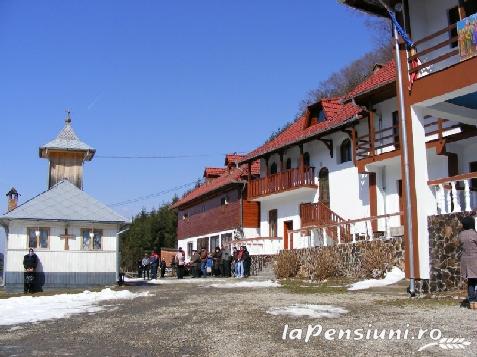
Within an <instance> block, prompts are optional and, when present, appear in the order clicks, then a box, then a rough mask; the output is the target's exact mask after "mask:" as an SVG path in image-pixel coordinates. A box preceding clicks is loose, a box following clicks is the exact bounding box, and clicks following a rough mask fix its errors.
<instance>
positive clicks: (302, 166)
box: [299, 144, 305, 172]
mask: <svg viewBox="0 0 477 357" xmlns="http://www.w3.org/2000/svg"><path fill="white" fill-rule="evenodd" d="M299 148H300V164H299V167H300V171H301V172H303V171H304V168H305V160H304V156H303V144H300V145H299Z"/></svg>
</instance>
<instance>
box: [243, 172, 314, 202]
mask: <svg viewBox="0 0 477 357" xmlns="http://www.w3.org/2000/svg"><path fill="white" fill-rule="evenodd" d="M302 187H313V188H316V187H317V185H316V184H315V168H314V167H308V168H304V169H303V168H297V169H291V170H287V171H284V172H279V173H277V174H274V175H270V176H267V177H262V178H259V179H255V180H251V181H249V182H248V189H247V193H248V196H247V197H248V199H249V200H253V199H256V198H258V197H263V196H268V195H273V194H276V193H281V192H285V191H290V190H295V189H298V188H302Z"/></svg>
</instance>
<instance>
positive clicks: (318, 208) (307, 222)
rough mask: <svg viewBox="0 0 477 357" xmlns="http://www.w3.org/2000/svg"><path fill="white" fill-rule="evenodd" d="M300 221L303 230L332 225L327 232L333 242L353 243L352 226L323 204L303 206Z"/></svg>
mask: <svg viewBox="0 0 477 357" xmlns="http://www.w3.org/2000/svg"><path fill="white" fill-rule="evenodd" d="M300 219H301V226H302V228H307V227H313V226H314V227H316V226H326V225H330V227H329V228H326V231H327V234H328V236H330V237H331V238H332V239H333V240H335V241H337V242H340V243H346V242H350V241H351V226H350V224H349V223H347V221H346V220H345V219H344V218H342V217H340V216H339V215H338V214H336V213H335V212H333V211H332V210H331V209H330V208H329V207H328V206H326V205H325V204H323V203H322V202H317V203H303V204H301V205H300Z"/></svg>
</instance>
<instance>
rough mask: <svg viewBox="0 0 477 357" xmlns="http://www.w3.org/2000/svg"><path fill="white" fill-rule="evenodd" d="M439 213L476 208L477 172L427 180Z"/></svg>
mask: <svg viewBox="0 0 477 357" xmlns="http://www.w3.org/2000/svg"><path fill="white" fill-rule="evenodd" d="M427 183H428V185H429V186H430V187H431V189H432V191H433V194H434V198H435V203H436V211H437V213H439V214H446V213H454V212H463V211H473V210H475V209H476V208H477V192H476V191H477V172H470V173H467V174H461V175H456V176H452V177H446V178H442V179H438V180H431V181H428V182H427Z"/></svg>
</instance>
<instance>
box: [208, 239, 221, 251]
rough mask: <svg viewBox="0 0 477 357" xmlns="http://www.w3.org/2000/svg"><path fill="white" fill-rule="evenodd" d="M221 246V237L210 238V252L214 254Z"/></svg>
mask: <svg viewBox="0 0 477 357" xmlns="http://www.w3.org/2000/svg"><path fill="white" fill-rule="evenodd" d="M217 247H219V248H220V246H219V236H213V237H210V251H211V252H213V251H214V250H215V248H217Z"/></svg>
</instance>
